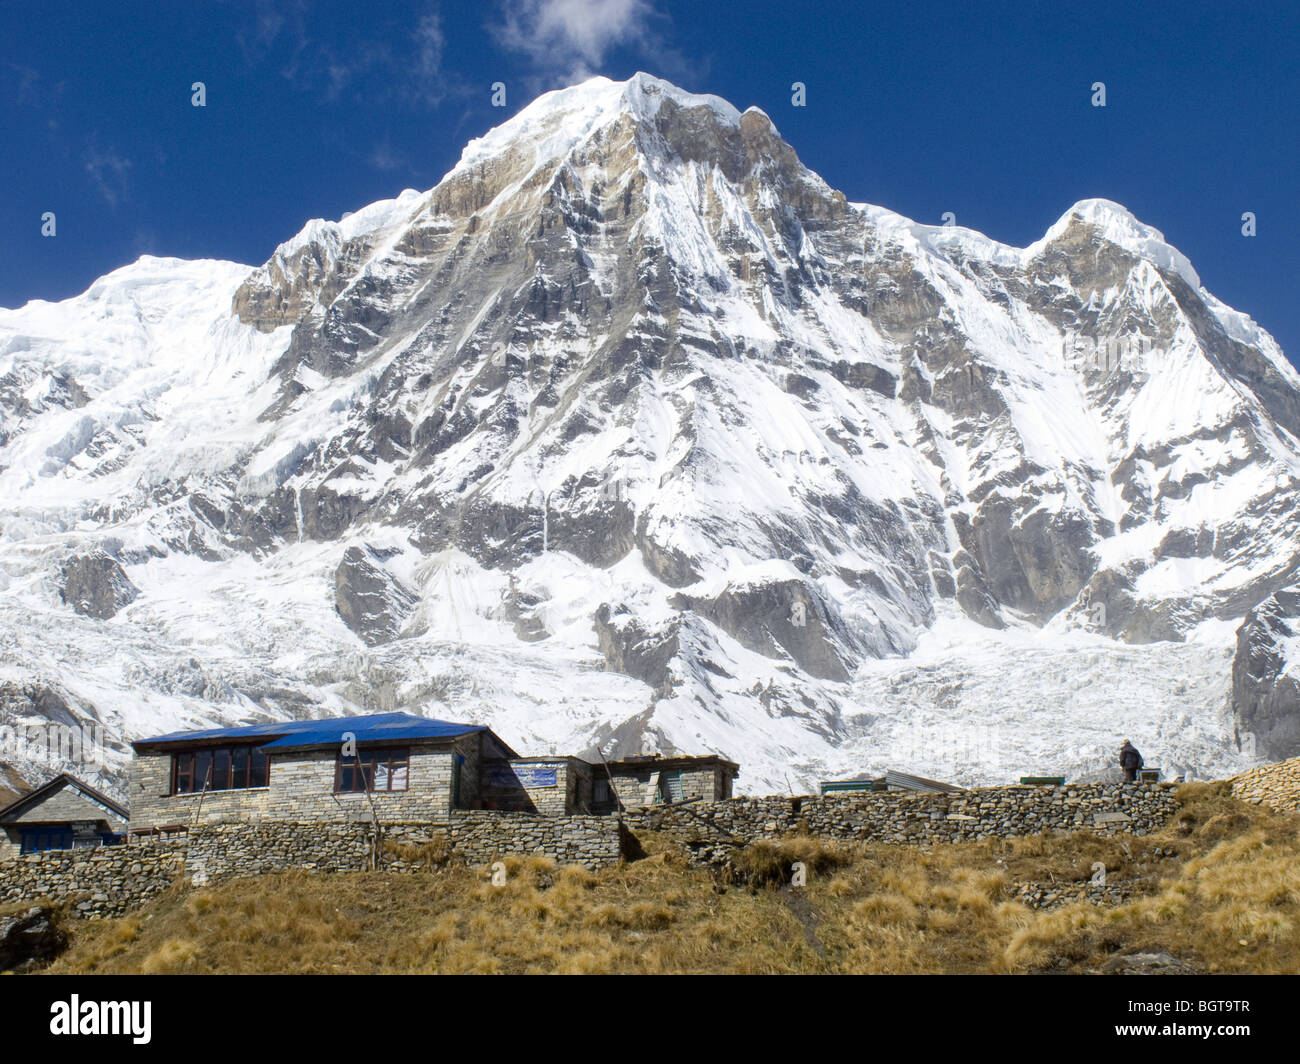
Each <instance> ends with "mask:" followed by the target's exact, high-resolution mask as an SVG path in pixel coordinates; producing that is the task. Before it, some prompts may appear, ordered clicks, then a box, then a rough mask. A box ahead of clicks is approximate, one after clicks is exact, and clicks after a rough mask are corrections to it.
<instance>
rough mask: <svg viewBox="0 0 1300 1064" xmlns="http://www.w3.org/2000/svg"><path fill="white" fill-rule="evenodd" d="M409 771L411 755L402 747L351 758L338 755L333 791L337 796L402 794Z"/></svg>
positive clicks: (374, 751)
mask: <svg viewBox="0 0 1300 1064" xmlns="http://www.w3.org/2000/svg"><path fill="white" fill-rule="evenodd" d="M410 771H411V751H410V750H409V749H408V748H407V747H405V746H394V747H389V748H386V749H382V750H358V751H357V754H356V756H355V757H344V756H343V755H342V754H340V755H339V760H338V767H337V769H336V770H335V773H334V790H335V791H337V792H339V793H341V794H362V793H364V792H365V791H372V792H382V793H387V792H391V791H404V790H406V785H407V780H408V778H409V776H410Z"/></svg>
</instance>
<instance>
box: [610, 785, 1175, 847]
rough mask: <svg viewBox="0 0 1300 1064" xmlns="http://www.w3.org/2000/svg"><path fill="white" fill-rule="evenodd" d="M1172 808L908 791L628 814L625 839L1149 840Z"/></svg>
mask: <svg viewBox="0 0 1300 1064" xmlns="http://www.w3.org/2000/svg"><path fill="white" fill-rule="evenodd" d="M1177 807H1178V800H1177V798H1175V797H1174V787H1173V785H1171V784H1157V783H1150V784H1135V783H1130V784H1118V783H1104V784H1103V783H1094V784H1075V785H1066V786H1063V787H1020V786H1013V787H983V788H978V789H975V790H969V791H961V792H958V793H955V794H917V793H914V792H910V791H872V792H860V793H852V792H849V793H844V792H841V793H837V794H827V795H820V796H817V797H807V796H805V797H799V798H786V797H778V796H771V797H765V798H733V799H731V800H730V801H726V802H709V803H703V802H701V803H695V804H691V805H680V806H673V807H669V808H649V809H638V810H633V811H632V812H630V813H628V814H627V815H626V816H625V818H624V819H625V820H626V821H627V825H628V827H629V828H631V829H632V830H633V831H636V830H638V829H641V830H650V831H668V832H671V833H673V834H675V835H678V836H680V837H681V838H683V839H684V840H686V841H688V842H692V843H699V844H705V843H718V844H724V845H743V844H745V843H748V842H751V841H753V840H755V839H764V838H775V837H778V836H781V835H786V834H790V833H800V834H810V835H818V836H823V837H826V838H833V839H845V840H853V841H863V842H891V843H935V842H961V841H964V840H972V839H987V838H1009V837H1014V836H1021V835H1036V834H1039V833H1040V832H1043V831H1082V830H1089V831H1095V832H1097V833H1099V834H1114V833H1117V832H1124V833H1129V834H1134V835H1145V834H1147V833H1148V832H1151V831H1155V830H1158V829H1159V828H1160V827H1161V826H1163V825H1164V823H1165V822H1166V821H1167V820H1168V819H1169V818H1170V817H1171V816H1172V815H1173V813H1174V811H1175V810H1176V809H1177Z"/></svg>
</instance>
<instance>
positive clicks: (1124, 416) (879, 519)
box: [0, 75, 1300, 790]
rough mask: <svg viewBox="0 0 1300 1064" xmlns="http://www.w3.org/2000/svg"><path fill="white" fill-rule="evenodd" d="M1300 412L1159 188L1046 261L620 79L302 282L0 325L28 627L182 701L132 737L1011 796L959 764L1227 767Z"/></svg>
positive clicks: (1099, 219) (245, 279)
mask: <svg viewBox="0 0 1300 1064" xmlns="http://www.w3.org/2000/svg"><path fill="white" fill-rule="evenodd" d="M1298 432H1300V378H1297V375H1296V373H1295V371H1294V370H1293V369H1292V368H1291V367H1290V365H1289V364H1288V363H1287V362H1286V360H1285V358H1284V357H1283V356H1282V353H1281V352H1280V351H1279V350H1278V348H1277V345H1276V344H1275V343H1274V342H1273V340H1272V338H1271V337H1269V336H1268V334H1267V333H1265V332H1264V331H1263V330H1262V329H1260V328H1259V327H1258V326H1256V325H1255V324H1254V323H1253V322H1251V321H1250V319H1248V318H1247V317H1245V316H1244V315H1242V314H1239V313H1237V312H1235V311H1233V310H1230V309H1229V308H1227V307H1225V306H1223V305H1222V304H1221V303H1219V302H1218V301H1217V300H1215V299H1214V297H1213V296H1211V295H1210V294H1209V293H1208V292H1206V291H1205V290H1204V289H1202V288H1201V287H1200V283H1199V279H1198V278H1197V276H1196V274H1195V272H1194V270H1193V269H1192V267H1191V265H1190V264H1189V263H1188V262H1187V260H1186V259H1185V258H1184V257H1183V256H1182V255H1181V254H1179V253H1178V252H1177V251H1176V250H1175V249H1173V248H1172V247H1170V246H1169V245H1168V244H1167V243H1166V242H1165V241H1164V239H1163V237H1162V236H1161V234H1160V233H1158V232H1157V231H1156V230H1154V229H1151V228H1150V227H1148V226H1145V225H1143V224H1142V223H1140V222H1138V221H1137V220H1136V219H1135V218H1133V217H1132V215H1130V214H1129V213H1128V212H1127V211H1125V210H1124V209H1123V208H1122V207H1120V206H1118V205H1117V204H1113V203H1109V202H1107V201H1104V200H1089V201H1085V202H1083V203H1080V204H1076V205H1075V206H1074V207H1073V208H1071V209H1070V210H1069V211H1068V212H1067V213H1066V214H1065V215H1064V216H1063V217H1062V218H1061V219H1060V221H1058V222H1057V223H1056V224H1055V225H1053V226H1052V227H1051V228H1050V229H1049V230H1048V232H1047V233H1046V234H1045V236H1044V238H1043V239H1042V240H1040V241H1038V242H1036V243H1035V244H1033V245H1031V246H1030V247H1029V248H1024V249H1017V248H1009V247H1006V246H1004V245H1001V244H997V243H996V242H994V241H992V240H989V239H987V238H985V237H983V236H981V235H980V234H978V233H975V232H972V231H970V230H965V229H959V228H957V227H929V226H922V225H918V224H916V223H912V222H910V221H908V220H907V219H904V218H901V217H899V216H897V215H894V214H892V213H890V212H888V211H885V210H882V209H880V208H877V207H870V206H867V205H862V204H853V203H849V202H848V201H847V200H846V199H845V197H844V195H843V194H842V193H840V192H837V191H835V190H833V189H831V188H829V187H828V186H827V185H826V184H825V182H823V181H822V180H821V179H820V178H819V177H818V176H817V175H816V174H814V173H812V172H811V171H809V170H807V169H806V168H805V167H804V166H803V165H802V164H801V163H800V162H799V159H798V157H797V155H796V153H795V151H794V150H793V149H792V148H791V147H790V146H789V145H788V144H786V143H785V142H784V141H783V140H782V139H781V137H780V135H779V133H778V132H777V130H776V129H775V127H774V126H773V124H772V122H771V120H770V119H769V118H768V117H767V116H766V115H764V114H763V113H762V112H760V111H757V110H755V109H751V110H749V111H746V112H744V113H743V114H742V113H739V112H737V111H736V110H735V109H734V108H732V107H731V106H730V105H729V104H727V103H725V102H724V101H721V100H718V99H716V98H714V97H705V96H694V95H691V94H689V93H685V92H682V91H681V90H680V89H677V88H675V87H673V86H671V85H669V84H668V83H666V82H662V81H659V80H657V79H654V78H650V77H647V76H645V75H638V76H637V77H636V78H633V79H631V80H630V81H628V82H626V83H611V82H608V81H605V80H604V79H595V80H593V81H591V82H587V83H585V84H583V85H580V86H576V87H574V88H572V89H568V90H564V91H562V92H558V93H551V94H548V95H547V96H544V97H542V98H541V99H539V100H538V101H536V102H535V103H533V104H531V105H530V106H529V107H527V108H525V109H524V110H523V111H522V112H521V113H520V114H518V115H516V116H515V117H514V118H513V119H511V120H510V121H509V122H507V123H506V124H504V125H503V126H501V127H499V128H497V129H495V130H492V131H491V132H490V133H488V134H487V135H486V136H484V137H482V138H480V139H478V140H476V141H473V142H471V143H470V145H469V146H468V147H467V148H466V150H465V153H464V156H463V158H462V160H461V162H460V164H459V165H458V166H457V167H456V168H455V169H454V170H453V171H452V172H451V173H450V174H448V175H447V177H446V178H444V180H443V181H442V182H440V183H439V185H438V186H437V187H436V188H435V189H433V190H431V191H429V192H426V193H418V192H414V191H407V192H404V193H403V194H402V195H401V196H399V197H397V198H396V199H394V200H390V201H385V202H382V203H378V204H373V205H371V206H370V207H367V208H364V209H362V210H359V211H357V212H356V213H354V214H351V215H349V216H347V217H345V218H344V219H343V220H342V221H340V222H337V223H335V222H313V223H311V224H309V225H308V226H307V227H306V228H305V229H304V230H303V231H302V232H301V233H299V234H298V235H297V236H296V237H294V238H293V239H291V240H290V241H288V242H286V243H285V244H284V245H282V246H281V247H280V248H279V249H277V251H276V253H275V255H274V256H273V257H272V258H271V260H270V261H269V262H268V263H267V264H265V265H264V266H262V267H260V268H258V269H254V270H251V271H250V270H248V269H246V268H238V267H235V266H233V265H231V264H218V263H179V262H176V261H175V260H148V259H146V260H141V262H140V263H137V264H135V265H134V266H132V267H128V268H126V269H124V270H122V271H119V272H118V273H116V274H113V275H110V276H109V277H108V278H105V279H104V280H102V281H101V282H98V283H97V284H96V285H95V286H93V287H92V288H91V290H90V291H89V292H87V293H86V295H85V296H82V297H80V298H79V299H78V300H71V301H68V302H67V303H65V304H58V305H51V304H33V305H31V306H29V307H27V308H23V309H22V310H19V311H13V312H0V483H3V487H4V493H3V499H4V500H5V501H4V503H3V504H2V505H3V511H2V515H3V520H4V524H5V528H6V536H5V542H4V546H3V548H2V549H3V551H4V558H3V560H4V568H3V573H4V575H3V576H0V594H3V595H5V596H7V598H8V599H9V600H10V601H11V602H12V603H13V604H14V606H15V609H14V610H10V609H6V611H5V617H6V620H5V622H4V625H5V626H6V627H4V628H2V629H0V639H4V640H5V641H6V642H5V643H4V646H5V647H6V650H7V655H6V660H7V661H8V662H10V663H11V664H10V665H9V666H8V667H11V668H12V669H14V670H15V671H16V672H18V673H23V672H25V671H26V672H31V671H34V670H48V671H50V672H51V673H52V674H54V675H56V676H57V677H58V678H59V679H60V681H61V682H65V683H69V684H71V683H73V682H74V681H73V679H72V678H71V676H70V673H69V670H68V669H67V666H66V663H67V662H69V661H80V662H85V663H87V664H88V665H89V664H91V663H94V667H93V668H90V669H87V670H83V671H85V672H88V673H89V674H91V675H93V676H94V681H93V683H90V684H88V685H86V686H85V687H84V693H85V697H86V699H88V700H89V701H90V702H92V703H94V704H98V703H99V701H100V700H101V699H105V700H111V699H112V697H113V694H114V692H117V691H120V690H122V689H123V688H124V685H126V684H128V683H130V684H132V685H136V686H134V687H133V688H132V689H133V690H138V691H142V692H146V693H145V694H143V695H141V696H140V698H141V700H142V701H143V703H144V704H147V705H148V707H149V708H148V710H147V711H146V710H145V709H143V707H142V706H141V705H138V704H137V705H132V706H131V707H129V709H127V710H124V711H123V712H122V715H121V717H120V720H119V724H120V726H121V728H122V729H123V731H124V732H126V733H128V734H130V733H134V732H136V731H138V730H139V729H140V728H141V727H143V726H144V725H143V724H142V721H144V720H149V721H153V720H160V719H162V718H164V717H166V718H167V719H168V723H169V725H170V724H171V723H172V722H173V718H174V719H176V720H179V721H181V722H184V721H189V720H198V719H209V718H233V717H246V716H249V715H258V714H270V715H282V714H287V713H295V714H296V713H306V712H346V711H349V710H354V709H358V708H375V707H380V706H382V707H384V708H397V707H415V708H424V709H426V710H427V711H429V712H434V713H441V714H443V715H447V716H453V717H457V716H459V717H462V718H463V717H472V718H474V719H476V720H484V721H486V722H487V723H490V724H493V725H494V726H496V727H498V728H499V729H500V730H502V731H503V732H504V733H506V734H507V735H508V738H509V739H510V740H511V741H512V743H513V745H515V746H516V747H517V748H521V749H529V748H532V747H534V746H537V747H543V748H551V749H562V750H573V749H583V748H586V747H588V746H589V745H591V744H597V743H600V742H602V741H607V742H616V743H618V744H620V745H621V746H622V747H623V748H627V749H636V748H638V747H642V746H644V747H647V748H649V747H652V746H655V745H660V746H670V747H674V748H677V749H686V750H698V749H718V750H722V751H724V752H726V753H728V754H729V755H730V756H732V757H735V758H737V759H739V760H741V761H742V762H745V763H746V765H747V766H748V767H747V770H746V778H745V779H746V783H747V785H748V786H750V787H752V788H754V789H759V790H761V789H765V788H767V787H778V788H779V789H782V790H784V789H785V788H786V786H793V785H794V784H793V779H792V774H793V777H797V778H798V780H799V781H800V782H801V783H802V784H803V785H807V784H808V783H810V782H811V781H813V780H815V779H816V778H817V776H819V775H821V774H824V773H833V772H838V771H849V770H852V771H858V770H864V769H866V768H869V767H871V765H873V764H875V763H876V762H877V761H880V760H881V759H888V760H889V761H890V762H891V763H903V764H909V765H911V766H912V767H913V768H914V769H915V770H917V771H922V770H924V771H926V772H927V773H928V774H932V775H933V774H940V775H947V776H951V777H955V778H963V779H966V780H969V781H974V780H976V779H991V778H1001V777H996V776H994V775H991V773H996V772H999V771H1002V769H994V768H990V767H989V764H988V760H987V757H986V756H985V755H983V754H978V753H972V752H971V751H969V750H965V751H964V752H957V753H953V752H951V751H948V750H947V745H953V744H952V743H951V742H950V740H951V739H952V737H953V736H959V735H966V736H970V735H972V734H977V733H981V729H984V730H987V729H989V728H998V729H1001V732H1000V738H999V740H998V745H999V746H1000V747H1001V748H1003V749H1004V752H1005V751H1007V750H1009V751H1010V753H1009V755H1008V756H1010V758H1011V760H1012V761H1016V762H1017V763H1018V764H1020V765H1021V767H1022V769H1023V770H1029V769H1031V768H1033V769H1042V770H1044V771H1045V770H1046V769H1047V768H1048V767H1054V768H1055V769H1059V770H1060V771H1065V772H1068V773H1076V772H1083V771H1095V770H1098V769H1100V768H1102V767H1104V766H1105V765H1106V764H1108V763H1109V762H1110V761H1111V760H1113V751H1112V750H1111V747H1112V746H1113V745H1115V743H1114V740H1115V737H1116V735H1118V732H1119V731H1123V732H1125V733H1130V734H1132V736H1133V738H1134V739H1135V741H1138V742H1139V745H1142V743H1143V742H1145V743H1146V745H1145V746H1143V749H1144V750H1146V749H1148V748H1149V747H1151V746H1152V744H1153V743H1156V744H1163V745H1162V746H1157V748H1163V749H1164V751H1165V754H1166V757H1168V758H1170V759H1171V760H1172V759H1173V758H1179V759H1182V760H1183V761H1184V762H1185V763H1187V764H1188V765H1191V764H1192V763H1193V762H1195V763H1196V764H1197V765H1198V766H1200V767H1201V768H1202V771H1206V770H1210V769H1211V768H1213V767H1215V766H1218V767H1220V768H1227V767H1231V766H1232V765H1235V764H1237V763H1238V762H1239V761H1240V759H1241V757H1242V755H1241V752H1240V751H1239V750H1238V749H1237V746H1236V743H1235V739H1234V738H1233V736H1234V733H1235V731H1236V730H1239V728H1238V726H1239V724H1240V721H1239V720H1236V719H1234V718H1233V711H1232V705H1233V703H1232V701H1231V699H1230V698H1229V684H1230V678H1229V673H1230V668H1229V666H1228V659H1230V657H1231V653H1232V641H1231V631H1232V629H1233V628H1234V627H1235V626H1236V625H1237V624H1238V623H1239V622H1240V620H1241V619H1242V618H1243V617H1245V616H1246V614H1247V612H1248V611H1250V610H1251V609H1253V608H1255V607H1256V606H1257V605H1259V604H1260V603H1261V602H1263V601H1264V600H1265V599H1267V598H1268V597H1269V596H1270V595H1272V594H1273V593H1274V592H1275V591H1277V590H1278V589H1279V588H1283V587H1286V586H1288V585H1290V584H1294V582H1295V580H1296V579H1297V578H1298V577H1300V535H1298V534H1297V531H1296V527H1295V518H1294V515H1295V512H1296V506H1297V501H1298V500H1297V492H1298V491H1300V445H1298V444H1297V438H1296V436H1297V433H1298ZM109 540H111V542H106V541H109ZM96 552H98V553H96ZM88 557H93V558H97V559H107V561H108V562H112V564H113V565H117V566H119V567H120V573H119V572H118V571H113V570H112V569H111V567H106V562H105V561H103V560H100V561H96V562H95V563H94V565H93V567H92V568H91V569H87V568H86V566H87V563H86V562H85V561H84V560H83V561H78V560H76V559H84V558H88ZM123 581H125V583H123ZM60 586H62V588H63V590H62V592H60V591H59V590H58V589H59V588H60ZM136 592H138V594H136ZM69 594H71V595H72V599H71V600H69V599H68V597H67V596H68V595H69ZM133 595H134V597H132V596H133ZM68 601H74V602H84V603H87V604H88V605H87V607H86V609H84V610H83V611H82V612H83V613H84V614H85V616H84V617H76V618H75V620H73V621H71V622H67V621H65V617H66V612H67V611H68V610H69V608H70V607H68V606H67V605H65V603H66V602H68ZM71 608H72V609H75V608H76V607H75V606H73V607H71ZM110 613H111V624H112V625H113V626H114V627H113V629H112V634H111V637H110V636H108V635H106V634H105V631H104V629H103V625H104V623H105V621H106V618H107V617H108V616H109V615H110ZM10 618H17V619H15V620H11V619H10ZM67 623H71V624H72V626H71V627H64V626H65V625H66V624H67ZM55 626H59V627H60V631H61V632H63V633H64V638H63V646H62V647H60V646H58V645H49V644H48V643H47V642H45V641H43V640H42V638H41V637H40V636H39V635H38V633H41V632H47V631H48V630H49V629H50V628H52V627H55ZM59 642H60V641H59V640H56V641H55V643H56V644H57V643H59ZM109 646H111V647H112V648H113V651H112V654H111V656H112V658H113V660H114V666H113V667H112V668H105V667H104V666H103V659H104V658H105V657H107V656H109V654H108V652H107V650H106V648H107V647H109ZM1180 648H1183V649H1180ZM1198 648H1199V649H1198ZM60 655H62V656H60ZM1031 658H1033V659H1035V660H1039V659H1040V658H1041V661H1040V664H1039V666H1036V668H1037V669H1038V671H1036V672H1034V673H1033V674H1032V675H1030V674H1028V673H1027V672H1026V671H1025V668H1026V666H1025V664H1024V663H1025V662H1026V661H1027V660H1029V659H1031ZM1042 661H1045V662H1047V665H1046V666H1045V668H1046V672H1045V674H1044V672H1043V667H1044V666H1043V665H1042ZM931 668H934V669H937V670H938V671H940V672H942V673H943V674H944V675H945V676H946V677H947V678H946V679H945V680H944V681H943V683H942V684H940V690H939V692H938V693H936V692H935V691H933V690H932V689H931V687H930V685H929V681H928V680H924V679H918V677H925V676H928V675H929V670H930V669H931ZM1189 669H1190V671H1189ZM918 670H919V671H918ZM74 671H75V670H74ZM128 675H129V676H130V677H131V679H130V680H129V681H128V680H127V679H126V677H127V676H128ZM1044 675H1046V676H1048V677H1057V678H1058V679H1059V685H1058V689H1057V690H1056V691H1055V692H1054V693H1052V694H1050V695H1041V692H1040V684H1041V682H1042V681H1043V678H1044ZM1084 677H1087V678H1088V679H1087V681H1086V683H1085V682H1084V680H1083V678H1084ZM991 679H997V680H998V681H1000V682H999V683H998V684H992V685H990V684H988V683H986V682H985V681H986V680H991ZM77 682H80V683H83V684H85V681H84V680H79V681H77ZM1134 685H1137V687H1139V688H1141V689H1142V690H1143V691H1144V692H1146V693H1147V697H1149V700H1150V701H1149V703H1141V704H1139V705H1137V706H1136V707H1135V706H1134V705H1133V702H1132V690H1133V689H1134ZM1238 686H1240V685H1238ZM196 688H197V689H199V690H202V691H204V692H206V693H205V694H204V695H203V696H202V697H196V696H194V695H191V694H189V693H188V692H189V691H191V690H194V689H196ZM990 690H994V691H995V692H997V693H995V694H993V695H992V696H990V694H989V691H990ZM923 691H924V692H928V693H927V694H926V695H924V696H922V695H921V693H920V692H923ZM975 692H980V693H979V694H976V693H975ZM1040 696H1041V698H1042V701H1038V700H1039V699H1040ZM1245 705H1246V703H1245V701H1242V700H1241V699H1238V700H1237V702H1236V706H1237V709H1236V713H1237V715H1238V716H1240V715H1241V714H1242V713H1243V712H1245V711H1246V710H1245V709H1244V707H1245ZM1252 712H1254V711H1252ZM1270 712H1272V711H1270ZM1053 719H1054V723H1053V726H1052V727H1049V728H1044V722H1045V721H1052V720H1053ZM917 728H920V729H921V730H920V731H917V730H915V729H917ZM1142 729H1146V738H1145V739H1144V738H1143V730H1142ZM1270 734H1271V733H1270ZM1280 734H1281V733H1279V735H1280ZM1118 737H1119V738H1122V737H1123V736H1118ZM1278 741H1279V742H1281V743H1282V744H1283V745H1285V743H1286V742H1288V741H1290V740H1286V739H1285V738H1279V740H1278ZM945 744H947V745H945ZM960 745H961V744H960V743H957V744H956V746H954V749H956V747H957V746H960ZM1012 768H1013V766H1010V765H1009V767H1008V768H1007V771H1011V770H1012Z"/></svg>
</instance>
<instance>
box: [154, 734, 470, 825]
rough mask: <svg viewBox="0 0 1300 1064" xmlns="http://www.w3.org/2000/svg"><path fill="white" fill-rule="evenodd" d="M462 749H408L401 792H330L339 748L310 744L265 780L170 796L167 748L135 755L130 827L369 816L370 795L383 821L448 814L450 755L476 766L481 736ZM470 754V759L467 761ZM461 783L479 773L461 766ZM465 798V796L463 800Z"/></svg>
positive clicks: (282, 758)
mask: <svg viewBox="0 0 1300 1064" xmlns="http://www.w3.org/2000/svg"><path fill="white" fill-rule="evenodd" d="M468 740H469V741H467V742H465V744H464V746H463V748H462V747H461V746H459V745H458V746H457V747H456V748H454V749H452V750H448V749H445V748H443V749H437V750H423V749H421V748H420V747H415V746H413V747H412V748H411V767H410V773H409V781H408V786H407V789H406V790H405V791H399V792H394V793H391V794H386V793H375V794H372V795H370V798H369V799H368V798H367V796H366V795H365V794H335V793H334V773H335V766H336V763H337V754H336V752H335V751H332V750H313V751H307V752H304V753H297V754H285V755H277V756H274V757H272V758H271V762H270V765H271V767H270V774H269V776H268V783H269V786H266V787H255V788H247V789H244V790H237V791H208V792H207V793H206V794H203V795H199V794H168V793H167V792H168V790H169V789H170V787H171V755H170V754H152V755H141V754H137V755H136V756H135V758H134V759H133V760H132V762H131V776H130V782H129V784H128V788H129V790H128V796H129V801H130V805H131V828H132V830H137V829H140V828H151V827H162V826H165V825H171V824H179V825H185V826H187V827H188V826H191V825H194V824H196V823H201V824H220V823H230V822H234V821H258V820H286V821H295V820H322V821H334V820H367V821H368V820H370V819H371V808H370V801H371V799H373V801H374V805H375V808H376V809H377V810H378V813H379V818H380V820H381V821H385V820H437V821H443V820H446V819H447V817H448V815H449V813H450V805H451V794H452V785H453V771H454V764H453V760H452V759H453V757H454V756H455V753H456V752H461V753H462V756H465V755H469V758H473V762H472V764H474V765H476V764H477V740H478V736H477V735H474V736H470V737H468ZM469 758H467V760H468V759H469ZM461 773H462V782H465V781H467V780H468V779H470V778H476V777H475V776H474V773H473V771H472V770H471V768H470V766H469V765H468V764H467V765H465V766H462V770H461ZM464 797H465V796H464V795H462V798H464Z"/></svg>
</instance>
